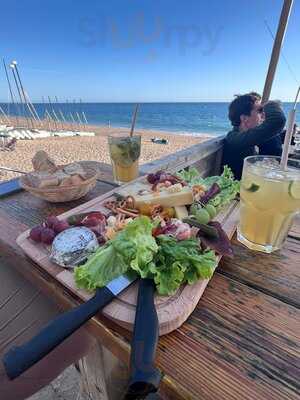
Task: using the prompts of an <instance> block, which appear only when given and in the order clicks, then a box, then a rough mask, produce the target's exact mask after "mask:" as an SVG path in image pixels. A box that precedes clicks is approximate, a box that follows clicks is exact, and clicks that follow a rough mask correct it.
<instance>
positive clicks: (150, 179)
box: [147, 174, 157, 184]
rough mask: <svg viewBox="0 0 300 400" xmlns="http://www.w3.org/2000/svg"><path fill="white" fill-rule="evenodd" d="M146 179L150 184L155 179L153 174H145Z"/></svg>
mask: <svg viewBox="0 0 300 400" xmlns="http://www.w3.org/2000/svg"><path fill="white" fill-rule="evenodd" d="M147 181H148V182H149V183H151V184H153V183H155V182H156V181H157V179H156V176H155V174H149V175H148V176H147Z"/></svg>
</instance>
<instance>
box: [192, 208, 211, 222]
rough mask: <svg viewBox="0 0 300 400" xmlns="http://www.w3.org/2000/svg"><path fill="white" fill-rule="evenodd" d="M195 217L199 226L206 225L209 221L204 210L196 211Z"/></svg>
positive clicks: (208, 216)
mask: <svg viewBox="0 0 300 400" xmlns="http://www.w3.org/2000/svg"><path fill="white" fill-rule="evenodd" d="M195 217H196V219H197V221H198V222H199V223H200V224H208V222H209V221H210V215H209V214H208V212H207V211H206V210H205V209H204V208H201V209H200V210H198V211H197V213H196V214H195Z"/></svg>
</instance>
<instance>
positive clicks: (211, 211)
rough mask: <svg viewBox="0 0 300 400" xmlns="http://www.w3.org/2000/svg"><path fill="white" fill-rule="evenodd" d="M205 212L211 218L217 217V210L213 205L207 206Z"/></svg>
mask: <svg viewBox="0 0 300 400" xmlns="http://www.w3.org/2000/svg"><path fill="white" fill-rule="evenodd" d="M205 210H206V211H207V212H208V214H209V215H210V218H215V216H216V215H217V210H216V208H215V207H214V206H213V205H212V204H207V206H205Z"/></svg>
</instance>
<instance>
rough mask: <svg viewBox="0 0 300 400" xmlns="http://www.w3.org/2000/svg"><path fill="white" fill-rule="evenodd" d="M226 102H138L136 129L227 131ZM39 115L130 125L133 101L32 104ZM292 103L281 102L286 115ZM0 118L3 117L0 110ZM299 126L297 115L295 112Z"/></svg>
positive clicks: (8, 107) (7, 108) (8, 108)
mask: <svg viewBox="0 0 300 400" xmlns="http://www.w3.org/2000/svg"><path fill="white" fill-rule="evenodd" d="M0 105H1V108H2V110H3V111H4V112H5V113H7V114H9V115H16V114H17V113H19V115H20V114H21V115H26V114H27V115H28V110H26V108H25V109H22V106H20V105H19V106H18V109H17V106H16V105H12V104H6V103H2V104H0ZM228 105H229V103H220V102H215V103H213V102H199V103H140V105H139V112H138V116H137V122H136V128H137V129H138V128H140V129H150V130H157V131H167V132H172V133H174V134H185V135H194V136H199V135H201V134H211V135H222V134H224V133H226V132H228V131H229V130H230V123H229V121H228V117H227V114H228ZM34 106H35V109H36V111H37V113H38V115H39V116H40V117H44V116H45V114H46V112H48V113H49V114H51V116H52V117H53V118H54V115H56V116H57V118H59V119H60V120H61V119H62V118H63V117H64V118H65V120H67V121H70V122H72V119H74V120H75V121H76V122H78V120H81V121H84V115H85V117H86V119H87V121H88V123H89V124H92V125H99V126H111V127H121V128H122V127H124V128H128V127H130V125H131V119H132V114H133V111H134V108H135V104H134V103H79V102H75V103H70V102H69V103H51V104H49V103H47V104H46V103H34ZM291 108H292V103H283V109H284V111H285V113H286V114H287V113H288V112H289V110H290V109H291ZM0 119H2V121H3V120H4V118H3V115H2V114H1V109H0ZM296 122H297V124H298V125H300V115H299V114H298V115H297V120H296Z"/></svg>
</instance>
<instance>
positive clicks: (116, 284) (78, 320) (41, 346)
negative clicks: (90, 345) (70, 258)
mask: <svg viewBox="0 0 300 400" xmlns="http://www.w3.org/2000/svg"><path fill="white" fill-rule="evenodd" d="M136 278H137V275H135V274H132V273H129V274H124V275H121V276H119V277H118V278H116V279H114V280H112V281H111V282H109V283H108V284H107V285H106V286H105V287H102V288H99V289H97V290H96V293H95V296H94V297H92V298H91V299H90V300H88V301H87V302H85V303H83V304H81V305H80V306H78V307H75V308H73V309H71V310H70V311H67V312H65V313H63V314H60V315H59V316H58V317H56V318H55V319H54V320H52V321H51V322H49V323H48V325H47V326H45V327H44V328H43V329H42V330H41V331H40V332H39V333H38V334H37V335H36V336H34V337H33V338H32V339H30V340H29V341H28V342H27V343H25V344H23V345H22V346H15V347H13V348H11V349H10V350H9V351H8V352H7V353H6V354H4V357H3V364H4V367H5V370H6V374H7V376H8V378H9V379H11V380H13V379H15V378H17V377H18V376H19V375H21V374H22V373H23V372H25V371H27V369H29V368H30V367H32V366H33V365H34V364H36V363H37V362H38V361H40V360H41V359H42V358H43V357H45V356H46V355H47V354H49V353H50V352H51V351H52V350H53V349H54V348H55V347H57V346H58V345H59V344H60V343H62V342H63V341H64V340H65V339H67V338H68V337H69V336H70V335H71V334H72V333H74V332H75V331H76V330H77V329H79V328H80V327H81V326H82V325H83V324H84V323H85V322H87V321H88V320H89V319H90V318H92V317H93V316H94V315H95V314H96V313H97V312H98V311H99V310H101V309H102V308H104V307H105V306H106V305H107V304H108V303H110V302H111V301H112V300H113V299H114V298H116V296H118V294H120V293H121V292H122V291H123V290H125V289H126V288H127V287H128V286H130V285H131V284H132V283H133V282H134V281H135V280H136Z"/></svg>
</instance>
